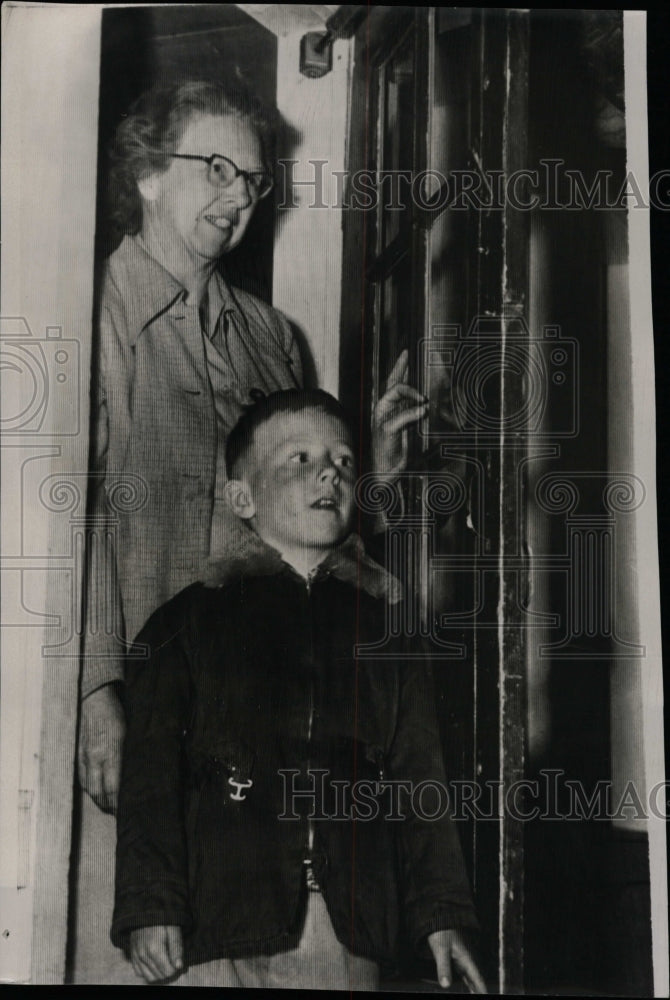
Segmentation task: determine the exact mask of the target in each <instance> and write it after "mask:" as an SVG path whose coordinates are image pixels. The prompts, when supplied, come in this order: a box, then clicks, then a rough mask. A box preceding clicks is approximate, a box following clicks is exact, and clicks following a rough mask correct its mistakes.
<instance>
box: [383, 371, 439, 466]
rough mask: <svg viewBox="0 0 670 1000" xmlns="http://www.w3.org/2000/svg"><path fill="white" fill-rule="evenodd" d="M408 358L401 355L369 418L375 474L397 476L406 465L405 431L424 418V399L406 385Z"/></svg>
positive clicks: (426, 405)
mask: <svg viewBox="0 0 670 1000" xmlns="http://www.w3.org/2000/svg"><path fill="white" fill-rule="evenodd" d="M408 369H409V356H408V353H407V351H403V352H402V354H401V355H400V357H399V358H398V360H397V361H396V363H395V365H394V366H393V370H392V372H391V374H390V375H389V377H388V382H387V383H386V392H385V394H384V395H383V396H382V398H381V399H380V400H379V402H378V403H377V405H376V406H375V410H374V413H373V417H372V464H373V467H374V472H379V473H386V474H390V475H397V474H398V473H400V472H402V471H403V470H404V468H405V466H406V465H407V428H408V427H409V425H410V424H414V423H416V421H417V420H421V419H422V418H423V417H425V415H426V411H427V408H428V401H427V400H426V398H425V396H422V395H421V393H420V392H419V391H418V390H417V389H414V388H412V386H411V385H408V384H407V372H408Z"/></svg>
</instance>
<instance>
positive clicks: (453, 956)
mask: <svg viewBox="0 0 670 1000" xmlns="http://www.w3.org/2000/svg"><path fill="white" fill-rule="evenodd" d="M428 945H429V946H430V950H431V951H432V953H433V957H434V959H435V966H436V968H437V979H438V982H439V984H440V986H443V987H444V988H445V989H446V988H447V987H448V986H451V984H452V982H453V977H452V973H451V966H452V963H453V964H454V965H455V966H456V969H457V970H458V972H459V973H460V975H461V978H462V980H463V982H464V983H465V985H466V986H467V987H468V989H469V990H470V992H471V993H486V983H485V982H484V980H483V979H482V976H481V973H480V972H479V969H478V968H477V966H476V964H475V960H474V958H473V957H472V954H471V952H470V949H469V948H468V946H467V945H466V943H465V941H464V940H463V938H462V937H461V935H460V934H459V932H458V931H456V930H450V931H434V932H433V933H432V934H429V935H428Z"/></svg>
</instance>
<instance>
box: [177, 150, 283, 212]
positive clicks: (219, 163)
mask: <svg viewBox="0 0 670 1000" xmlns="http://www.w3.org/2000/svg"><path fill="white" fill-rule="evenodd" d="M170 156H171V157H172V159H173V160H203V161H204V162H205V163H206V164H207V165H208V167H209V173H208V180H209V182H210V184H212V185H213V186H214V187H217V188H227V187H230V185H231V184H233V183H234V181H235V180H236V179H237V178H238V177H243V178H244V181H245V183H246V185H247V190H248V191H249V194H250V195H251V196H252V197H253V198H256V199H259V200H260V199H261V198H265V196H266V195H267V194H269V193H270V191H271V190H272V177H271V176H270V174H269V173H268V172H267V171H266V170H252V171H249V170H240V168H239V167H238V166H237V164H235V163H233V161H232V160H229V159H228V157H227V156H220V155H219V154H218V153H212V155H211V156H195V155H193V154H191V153H170Z"/></svg>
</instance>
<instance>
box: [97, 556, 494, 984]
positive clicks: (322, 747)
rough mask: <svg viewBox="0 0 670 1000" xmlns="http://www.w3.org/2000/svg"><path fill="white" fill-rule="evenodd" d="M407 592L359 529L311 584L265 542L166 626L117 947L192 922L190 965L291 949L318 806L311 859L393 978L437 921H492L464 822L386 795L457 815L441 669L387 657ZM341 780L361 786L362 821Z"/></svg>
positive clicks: (122, 813) (132, 764)
mask: <svg viewBox="0 0 670 1000" xmlns="http://www.w3.org/2000/svg"><path fill="white" fill-rule="evenodd" d="M399 596H400V595H399V586H398V582H397V581H396V580H395V579H394V578H393V577H390V576H389V575H388V574H387V573H386V572H385V571H384V570H383V569H382V568H381V567H379V566H377V564H376V563H374V562H372V560H371V559H369V557H367V556H366V555H365V553H364V552H363V550H362V546H361V544H360V541H359V540H358V539H357V538H356V537H355V536H352V538H350V539H349V541H348V542H347V543H345V545H343V546H341V547H340V549H338V550H335V551H334V552H333V553H332V554H331V556H330V557H329V559H328V560H327V562H326V563H324V564H322V565H321V567H319V569H318V571H317V573H316V576H315V577H314V578H313V580H312V581H311V582H310V586H309V587H308V586H307V584H306V582H305V581H304V580H303V579H302V578H300V577H299V576H298V575H297V574H296V573H295V572H294V571H293V570H292V569H291V568H290V567H288V566H287V565H286V564H285V563H283V562H282V561H281V559H280V558H279V555H278V554H277V553H276V552H275V551H274V550H273V549H270V548H269V547H267V546H264V545H263V543H260V542H258V543H256V542H253V543H252V544H251V545H250V546H249V547H248V551H246V552H245V553H243V554H242V556H241V558H240V559H239V560H238V561H235V560H233V561H230V560H229V561H227V562H226V563H225V566H224V565H223V564H213V565H212V566H211V567H210V573H209V575H208V578H207V579H206V580H205V581H204V582H202V583H197V584H194V585H193V586H191V587H188V588H187V589H186V590H184V591H182V592H181V593H180V594H178V595H177V596H176V597H175V598H173V599H172V600H171V601H169V602H168V603H167V604H165V605H163V607H162V608H160V609H159V610H158V611H157V612H156V613H155V614H154V615H153V616H152V617H151V618H150V620H149V622H148V623H147V625H146V626H145V628H144V629H143V630H142V632H141V633H140V635H139V636H138V638H137V644H136V648H135V652H136V653H140V656H139V657H138V658H135V657H133V658H131V659H130V660H129V665H128V669H127V709H128V731H127V736H126V743H125V749H124V766H123V776H122V783H121V793H120V800H119V810H118V845H117V870H116V905H115V910H114V919H113V925H112V932H111V933H112V940H113V941H114V943H115V944H116V945H118V946H120V947H124V946H126V945H127V943H128V934H129V932H130V931H131V930H132V929H134V928H137V927H142V926H150V925H161V924H163V925H169V924H177V925H181V926H182V927H183V929H184V933H185V936H184V943H185V958H186V961H187V963H189V964H192V963H197V962H204V961H209V960H212V959H216V958H222V957H230V958H235V957H243V956H248V955H253V954H259V953H262V952H272V951H276V950H279V949H282V948H286V947H291V946H293V945H294V944H295V943H297V940H298V937H299V934H300V918H301V915H302V912H303V909H304V904H305V889H304V866H305V859H306V858H307V856H308V853H309V852H308V846H307V845H308V827H309V825H310V823H309V821H308V819H307V813H308V811H309V810H310V809H311V808H312V807H313V806H314V807H315V812H316V814H317V817H319V816H321V817H323V816H325V815H326V814H327V815H328V816H330V817H333V815H335V817H336V818H328V819H327V818H315V819H313V820H312V821H311V825H312V827H313V830H314V847H313V850H312V852H311V854H310V857H311V860H312V863H313V868H314V870H315V872H316V875H317V878H318V879H319V882H320V884H321V886H322V892H323V896H324V899H325V901H326V904H327V907H328V912H329V914H330V918H331V920H332V923H333V927H334V929H335V933H336V935H337V937H338V938H339V939H340V941H341V942H342V943H343V944H345V945H346V946H347V947H348V948H350V949H351V950H352V951H354V952H355V953H357V954H360V955H366V956H368V957H371V958H374V959H376V960H377V961H379V962H380V963H381V964H382V966H383V967H385V968H388V967H390V966H392V965H393V958H394V954H395V953H396V949H397V944H398V940H399V936H400V934H402V935H403V936H405V937H408V938H409V940H410V941H411V943H412V944H413V945H414V946H415V947H417V948H418V947H419V946H420V945H421V944H422V942H423V941H424V939H425V937H426V935H427V934H429V933H430V932H432V931H434V930H441V929H445V928H449V927H470V926H476V919H475V916H474V910H473V906H472V901H471V896H470V891H469V887H468V882H467V878H466V874H465V869H464V865H463V860H462V855H461V850H460V846H459V843H458V838H457V833H456V830H455V828H454V826H453V824H452V823H451V821H450V820H449V819H448V818H447V817H446V816H445V817H444V818H441V819H436V820H428V819H425V818H424V819H422V818H420V817H419V816H417V815H415V814H414V813H413V811H412V809H411V805H410V796H409V794H408V793H406V792H402V791H399V789H398V786H395V794H396V795H397V796H398V799H397V800H396V801H395V802H394V801H393V799H392V794H393V793H392V789H391V786H386V788H385V789H384V788H383V787H380V788H376V786H375V784H374V783H375V782H377V781H378V780H380V779H381V781H389V780H391V781H407V782H411V783H412V788H416V786H417V785H418V784H419V783H420V782H428V783H429V784H427V785H426V786H425V787H424V791H423V795H422V798H421V803H420V806H419V810H420V811H421V812H422V813H423V815H426V814H429V813H430V812H439V813H441V812H444V811H445V801H444V800H443V799H442V798H440V796H439V794H438V792H437V791H436V785H435V783H436V782H440V783H441V785H442V786H445V782H446V778H445V773H444V770H443V763H442V754H441V750H440V739H439V733H438V727H437V722H436V715H435V705H434V695H433V692H432V680H431V677H430V669H429V666H428V664H427V662H426V661H425V660H422V659H418V660H411V659H410V660H406V661H403V660H402V659H400V658H399V657H398V656H397V655H396V656H395V658H393V657H391V658H387V655H386V654H388V653H389V652H391V651H392V650H393V646H392V644H390V643H389V642H388V641H387V642H384V636H385V634H386V626H387V616H391V618H392V619H394V620H395V624H396V625H397V624H399V623H400V622H401V621H402V610H401V609H402V607H403V605H402V602H400V601H399ZM389 622H390V623H391V624H393V621H391V619H389ZM375 642H376V643H380V645H379V648H378V650H377V651H374V650H373V651H372V652H373V653H374V655H373V656H371V655H370V652H371V651H370V649H367V650H362V649H359V653H360V655H359V656H357V657H356V656H355V655H354V647H355V646H356V645H357V644H358V645H359V646H361V645H362V646H368V645H369V644H372V643H375ZM143 645H146V647H147V654H150V655H148V658H147V656H146V655H145V656H144V657H142V656H141V647H142V646H143ZM310 730H311V732H310ZM307 769H310V772H311V774H310V777H308V776H307V774H306V771H307ZM319 769H320V770H322V771H326V772H327V773H326V774H324V775H323V778H321V777H320V776H319V775H318V774H315V771H318V770H319ZM333 780H339V781H341V782H352V783H353V782H359V783H361V784H358V785H357V786H356V787H357V789H358V806H357V808H358V818H357V819H356V820H355V821H354V820H352V819H351V818H350V817H351V814H352V808H351V806H352V801H351V796H350V795H346V796H345V797H344V798H342V795H341V796H340V799H341V801H340V802H339V803H338V802H336V801H335V793H334V789H335V788H336V787H337V786H333V785H331V784H330V783H331V782H332V781H333ZM322 781H323V788H325V790H326V796H325V798H324V799H323V800H322V796H321V789H322ZM362 783H365V784H362ZM339 787H340V789H344V787H345V786H344V785H340V786H339ZM305 790H308V791H313V792H314V794H312V795H311V796H304V795H303V796H300V795H292V794H291V793H292V791H293V792H300V791H305ZM415 794H417V793H415ZM416 801H417V802H418V801H419V799H418V795H417V799H416ZM393 813H395V815H396V817H398V816H402V817H404V818H396V819H389V818H388V816H389V815H390V814H393ZM280 816H281V817H283V818H278V817H280ZM338 817H339V818H338Z"/></svg>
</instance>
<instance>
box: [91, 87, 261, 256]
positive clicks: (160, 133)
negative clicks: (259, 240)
mask: <svg viewBox="0 0 670 1000" xmlns="http://www.w3.org/2000/svg"><path fill="white" fill-rule="evenodd" d="M199 115H216V116H219V117H225V116H231V115H232V116H234V117H236V118H244V119H245V120H246V121H248V122H249V124H250V125H251V126H252V128H254V129H255V131H256V133H257V135H258V137H259V139H260V141H261V145H262V149H263V157H264V160H265V166H266V167H267V169H268V170H271V169H272V165H273V163H274V155H275V142H276V129H277V114H276V112H274V111H273V110H272V109H270V108H268V107H266V106H265V105H264V104H262V103H261V101H260V100H259V99H258V98H257V97H255V96H254V95H253V94H252V93H251V92H250V91H248V90H247V89H246V88H245V87H243V86H242V85H237V84H234V85H230V84H224V83H219V82H214V81H208V80H182V81H177V82H174V83H172V84H170V85H168V86H157V87H153V88H152V89H151V90H148V91H146V92H145V93H144V94H142V95H141V97H139V98H138V99H137V100H136V101H135V102H134V104H133V105H132V106H131V107H130V110H129V112H128V114H127V115H126V116H125V117H124V119H123V121H122V122H121V123H120V124H119V126H118V128H117V130H116V134H115V136H114V140H113V142H112V144H111V147H110V150H109V175H108V189H107V211H106V213H105V214H106V216H107V223H108V226H109V227H110V229H111V233H112V235H113V236H114V237H116V238H117V239H120V238H121V237H122V236H123V235H125V234H133V233H137V232H139V231H140V229H141V227H142V199H141V196H140V192H139V188H138V186H137V182H138V181H139V180H141V179H143V178H144V177H148V176H150V175H151V174H154V173H162V172H163V171H165V170H167V169H168V167H169V166H170V158H169V155H170V153H174V152H175V151H176V149H177V147H178V146H179V143H180V141H181V139H182V136H183V134H184V132H185V131H186V128H187V126H188V124H189V122H190V121H191V120H192V119H193V118H196V117H198V116H199ZM211 152H213V153H216V152H225V150H221V151H220V150H211Z"/></svg>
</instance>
